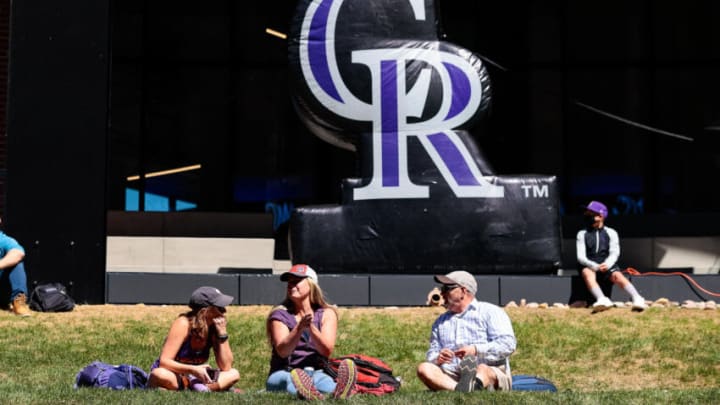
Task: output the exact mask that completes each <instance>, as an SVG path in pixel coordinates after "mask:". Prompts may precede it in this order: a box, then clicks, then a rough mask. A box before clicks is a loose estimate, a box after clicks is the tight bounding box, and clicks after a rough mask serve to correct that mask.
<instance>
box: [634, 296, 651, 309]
mask: <svg viewBox="0 0 720 405" xmlns="http://www.w3.org/2000/svg"><path fill="white" fill-rule="evenodd" d="M647 307H648V306H647V303H645V298H643V297H638V298H635V299H634V300H633V302H632V310H633V311H644V310H646V309H647Z"/></svg>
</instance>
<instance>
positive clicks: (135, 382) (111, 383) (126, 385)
mask: <svg viewBox="0 0 720 405" xmlns="http://www.w3.org/2000/svg"><path fill="white" fill-rule="evenodd" d="M147 380H148V375H147V373H146V372H145V371H143V370H142V369H141V368H139V367H136V366H133V365H130V364H120V365H113V364H108V363H103V362H102V361H93V362H92V363H90V364H89V365H87V366H85V367H84V368H83V369H82V370H80V372H78V373H77V375H76V376H75V388H79V387H95V388H110V389H113V390H129V389H136V388H145V386H146V385H147Z"/></svg>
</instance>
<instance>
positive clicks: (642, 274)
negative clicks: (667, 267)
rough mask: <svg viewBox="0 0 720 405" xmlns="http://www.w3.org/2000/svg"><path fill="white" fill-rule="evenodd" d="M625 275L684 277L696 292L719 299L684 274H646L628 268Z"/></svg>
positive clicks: (650, 272) (718, 295)
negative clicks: (695, 288)
mask: <svg viewBox="0 0 720 405" xmlns="http://www.w3.org/2000/svg"><path fill="white" fill-rule="evenodd" d="M625 273H627V274H630V275H631V276H638V277H642V276H680V277H685V279H686V280H688V281H689V282H690V283H691V284H692V285H694V286H695V287H697V289H698V290H700V291H702V292H704V293H705V294H707V295H712V296H713V297H720V294H718V293H714V292H712V291H708V290H706V289H704V288H702V287H700V284H698V283H697V282H696V281H695V280H693V279H692V277H690V276H688V275H687V274H685V273H680V272H673V273H659V272H656V271H649V272H647V273H640V272H639V271H637V270H636V269H634V268H632V267H628V268H627V269H625Z"/></svg>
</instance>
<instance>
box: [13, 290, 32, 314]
mask: <svg viewBox="0 0 720 405" xmlns="http://www.w3.org/2000/svg"><path fill="white" fill-rule="evenodd" d="M12 311H13V313H14V314H15V315H18V316H30V315H31V312H30V308H29V307H28V306H27V298H26V297H25V294H23V293H20V294H18V295H16V296H15V298H14V299H13V302H12Z"/></svg>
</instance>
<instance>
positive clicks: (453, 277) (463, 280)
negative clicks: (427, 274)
mask: <svg viewBox="0 0 720 405" xmlns="http://www.w3.org/2000/svg"><path fill="white" fill-rule="evenodd" d="M435 281H437V282H438V283H440V284H445V285H451V284H457V285H459V286H461V287H465V289H466V290H468V291H470V292H471V293H472V295H475V293H477V281H475V277H474V276H473V275H472V274H470V273H468V272H467V271H463V270H458V271H453V272H451V273H448V274H446V275H444V276H440V275H438V276H435Z"/></svg>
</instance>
